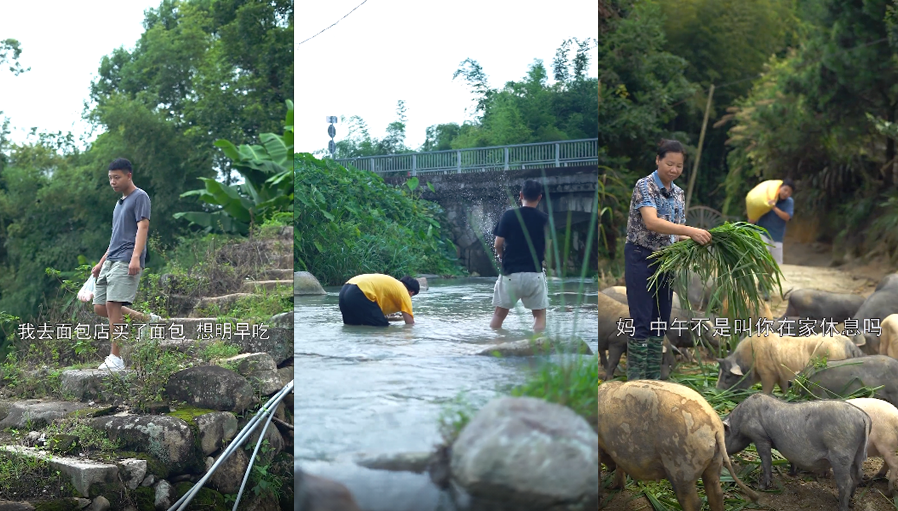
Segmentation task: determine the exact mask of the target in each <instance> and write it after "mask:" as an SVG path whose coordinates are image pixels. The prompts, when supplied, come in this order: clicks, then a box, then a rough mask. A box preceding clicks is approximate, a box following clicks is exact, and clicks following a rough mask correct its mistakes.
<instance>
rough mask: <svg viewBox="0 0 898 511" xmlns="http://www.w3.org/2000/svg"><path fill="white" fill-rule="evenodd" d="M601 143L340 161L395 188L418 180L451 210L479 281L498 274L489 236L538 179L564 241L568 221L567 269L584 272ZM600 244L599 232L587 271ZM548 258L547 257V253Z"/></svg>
mask: <svg viewBox="0 0 898 511" xmlns="http://www.w3.org/2000/svg"><path fill="white" fill-rule="evenodd" d="M598 145H599V139H598V138H590V139H582V140H561V141H557V142H539V143H533V144H516V145H507V146H497V147H477V148H472V149H459V150H449V151H434V152H427V153H408V154H392V155H385V156H367V157H360V158H343V159H338V160H337V162H338V163H340V164H341V165H352V166H354V167H356V168H358V169H361V170H368V171H371V172H375V173H377V174H379V175H380V176H382V177H383V178H384V180H385V181H386V182H388V183H391V184H402V183H404V182H405V181H407V180H408V179H409V178H411V177H417V178H418V179H419V182H420V187H421V190H422V191H423V198H424V199H427V200H431V201H434V202H437V203H439V204H440V205H441V206H442V207H443V209H444V210H446V213H447V216H448V218H449V222H450V224H451V225H450V228H451V236H452V241H453V243H455V246H456V249H457V251H458V255H459V259H461V261H462V262H463V264H464V265H465V267H467V269H468V270H469V271H472V272H477V273H479V274H480V275H481V276H494V275H498V273H497V268H496V260H495V258H494V257H493V253H492V247H493V240H494V239H495V238H494V237H493V234H492V232H493V227H494V226H495V225H496V222H497V221H498V220H499V217H500V216H501V215H502V213H503V212H504V211H505V210H506V209H508V208H511V207H515V206H517V203H516V201H517V198H518V193H519V192H520V189H521V184H522V183H523V182H524V180H526V179H537V180H540V181H541V182H542V183H543V187H544V192H543V194H544V196H543V200H542V201H540V204H539V209H540V210H542V211H543V212H546V213H548V212H550V211H551V213H552V218H553V221H554V223H555V227H556V230H557V231H560V234H559V236H564V230H565V228H566V226H567V223H568V220H569V219H570V223H571V239H570V240H569V242H568V247H569V250H570V254H571V257H570V258H569V260H568V261H567V266H569V267H570V268H571V269H576V271H579V269H580V268H582V264H583V258H584V256H585V250H586V240H587V237H586V236H587V234H588V233H587V230H588V229H589V222H590V219H591V218H592V217H594V216H597V214H598V175H599V168H598V162H599V159H598ZM427 183H430V184H431V186H433V191H431V190H430V188H429V187H428V186H427ZM550 204H551V206H550ZM595 238H596V235H595V234H594V235H593V242H592V249H591V251H590V252H591V255H590V260H591V261H593V263H591V265H590V267H595V266H596V265H597V263H598V254H597V251H596V244H597V243H598V240H596V239H595ZM558 242H559V243H560V244H562V245H561V246H560V247H559V253H563V250H564V245H563V243H564V239H563V238H560V237H559V238H558ZM546 252H547V258H549V257H550V255H549V253H550V247H548V246H547V247H546ZM554 266H555V265H554V264H553V267H554Z"/></svg>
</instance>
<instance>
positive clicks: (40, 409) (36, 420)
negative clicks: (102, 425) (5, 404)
mask: <svg viewBox="0 0 898 511" xmlns="http://www.w3.org/2000/svg"><path fill="white" fill-rule="evenodd" d="M84 408H87V405H85V404H82V403H72V402H69V401H44V400H40V399H28V400H25V401H16V402H13V403H11V405H10V406H9V408H8V409H7V414H6V417H4V418H3V420H2V421H0V429H6V428H14V429H25V428H29V429H40V428H42V427H44V426H46V425H47V424H49V423H51V422H53V421H54V420H56V419H61V418H63V417H65V416H66V415H68V414H70V413H72V412H74V411H77V410H83V409H84Z"/></svg>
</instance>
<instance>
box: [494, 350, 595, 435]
mask: <svg viewBox="0 0 898 511" xmlns="http://www.w3.org/2000/svg"><path fill="white" fill-rule="evenodd" d="M598 357H599V356H598V355H588V356H587V355H558V358H559V360H558V361H557V362H556V361H552V360H549V361H546V362H545V363H543V364H542V365H541V366H540V368H539V370H538V371H537V372H536V373H535V374H534V375H533V376H532V377H531V378H530V379H529V380H528V381H527V382H526V383H524V384H523V385H521V386H519V387H516V388H514V389H512V391H511V395H512V396H515V397H521V396H528V397H535V398H539V399H544V400H546V401H548V402H550V403H556V404H559V405H562V406H567V407H568V408H570V409H572V410H574V411H575V412H577V414H579V415H580V416H582V417H583V418H585V419H586V420H587V422H589V423H590V424H591V425H593V426H594V427H598V426H597V424H598V402H597V401H596V381H597V380H598V379H599V361H598Z"/></svg>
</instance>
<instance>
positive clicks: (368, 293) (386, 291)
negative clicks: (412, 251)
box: [340, 273, 421, 326]
mask: <svg viewBox="0 0 898 511" xmlns="http://www.w3.org/2000/svg"><path fill="white" fill-rule="evenodd" d="M420 290H421V285H420V284H419V283H418V281H417V280H415V279H414V278H412V277H409V276H405V277H402V278H401V279H399V280H396V279H394V278H393V277H391V276H389V275H383V274H380V273H369V274H365V275H357V276H355V277H353V278H351V279H349V280H348V281H346V283H345V284H343V289H341V290H340V313H341V314H342V315H343V323H344V324H346V325H369V326H389V324H390V322H389V320H388V319H387V316H389V315H390V314H394V313H396V312H401V313H402V319H403V320H405V324H406V325H414V324H415V317H414V314H412V297H413V296H415V295H417V294H418V292H419V291H420Z"/></svg>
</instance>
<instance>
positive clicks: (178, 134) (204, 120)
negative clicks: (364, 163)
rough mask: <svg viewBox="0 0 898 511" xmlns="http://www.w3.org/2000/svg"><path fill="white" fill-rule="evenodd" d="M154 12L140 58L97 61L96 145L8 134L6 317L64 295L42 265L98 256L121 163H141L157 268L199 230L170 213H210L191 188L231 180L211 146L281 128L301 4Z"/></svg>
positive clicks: (203, 0)
mask: <svg viewBox="0 0 898 511" xmlns="http://www.w3.org/2000/svg"><path fill="white" fill-rule="evenodd" d="M145 16H146V17H145V20H144V27H145V31H144V33H143V35H142V36H141V38H140V40H139V41H138V42H137V44H136V48H135V49H134V50H133V51H131V52H129V51H127V50H125V49H117V50H115V51H114V52H113V53H112V54H111V55H110V56H108V57H106V58H104V59H103V61H102V63H101V64H100V68H99V70H98V78H97V79H96V81H95V82H94V84H93V85H92V88H91V94H90V100H91V104H89V105H88V108H89V110H88V111H87V112H86V116H87V118H88V119H89V120H90V121H91V122H92V123H94V124H95V125H96V126H97V127H98V128H99V129H100V131H102V133H101V134H100V135H99V136H97V137H96V139H95V140H93V141H91V142H90V145H89V147H87V148H86V149H82V148H79V147H78V146H77V145H76V143H75V139H74V137H73V136H72V135H71V134H62V133H57V134H51V133H37V134H36V135H35V136H34V138H33V139H31V140H30V141H29V142H28V143H25V144H21V145H10V144H8V142H7V141H6V139H5V137H3V136H2V133H5V132H7V130H8V128H7V124H6V122H5V121H4V122H3V123H2V125H0V311H5V312H6V313H9V314H13V315H15V316H19V317H22V318H30V317H33V316H34V315H36V314H37V313H38V309H39V307H40V306H41V305H46V304H48V303H49V301H50V300H52V299H54V297H55V295H56V293H57V292H58V282H56V281H55V280H54V279H52V278H50V277H49V276H48V275H47V274H46V271H45V270H46V269H47V268H58V269H68V268H75V267H77V266H79V265H80V264H84V262H81V261H79V256H80V257H83V258H86V261H87V262H91V261H92V262H93V263H95V262H96V261H97V260H99V258H100V256H102V254H103V252H104V251H105V249H106V247H107V246H108V243H109V229H110V222H111V216H112V209H113V207H114V206H115V200H116V196H115V193H114V192H113V191H112V190H111V189H110V188H109V184H108V182H107V177H106V174H107V171H106V168H107V166H108V164H109V162H110V161H112V160H113V159H115V158H118V157H123V158H127V159H129V160H130V161H131V162H132V165H133V167H134V182H135V184H136V185H137V186H138V187H140V188H142V189H143V190H145V191H146V192H147V193H148V194H149V196H150V198H151V201H152V218H151V226H150V241H149V251H150V253H149V260H148V262H147V264H148V267H149V269H150V271H153V270H154V269H158V266H159V263H160V262H161V261H159V260H158V259H159V251H160V250H162V249H164V248H166V247H169V246H170V245H172V244H173V243H175V242H176V241H175V240H177V239H178V237H179V236H182V235H186V234H189V233H190V232H193V231H195V230H196V229H195V228H192V227H190V226H189V225H188V223H187V222H185V221H183V220H178V219H176V218H175V217H174V214H175V213H179V212H188V211H204V207H203V205H202V204H201V203H199V202H198V201H197V200H196V198H195V197H190V196H187V197H184V196H183V194H184V192H187V191H189V190H192V189H195V188H197V187H198V186H201V181H200V178H214V177H215V176H216V172H218V173H219V175H220V176H221V179H222V181H224V182H225V185H230V184H231V182H230V181H229V180H230V177H231V174H232V172H231V169H232V167H233V164H232V160H231V159H230V157H229V155H228V154H226V151H225V150H222V149H220V148H217V147H215V141H216V140H219V139H225V140H228V141H230V142H231V143H232V144H233V145H234V146H235V147H236V146H240V145H246V144H258V143H259V140H260V135H261V134H262V133H282V132H283V128H284V126H283V124H284V123H283V120H284V118H285V104H286V101H287V100H288V99H292V98H293V2H292V1H289V0H274V1H271V2H243V1H238V0H218V1H210V0H180V1H174V0H163V1H161V3H160V6H159V7H158V8H156V9H149V10H147V11H146V15H145ZM4 48H5V47H4ZM4 55H5V54H4ZM11 55H12V57H15V56H16V53H15V52H13V53H12V54H11ZM261 142H262V144H263V145H266V141H265V140H261ZM266 147H267V146H266ZM290 152H292V150H291V151H290ZM288 154H289V153H288ZM287 161H289V157H287ZM237 164H238V165H239V164H240V163H239V162H237ZM287 167H289V163H288V164H287ZM287 181H288V182H289V179H288V180H287ZM280 184H283V183H280ZM279 189H280V188H279ZM283 191H284V193H287V190H286V189H284V190H283ZM291 192H292V190H291ZM263 202H264V201H263ZM207 212H208V211H207Z"/></svg>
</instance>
